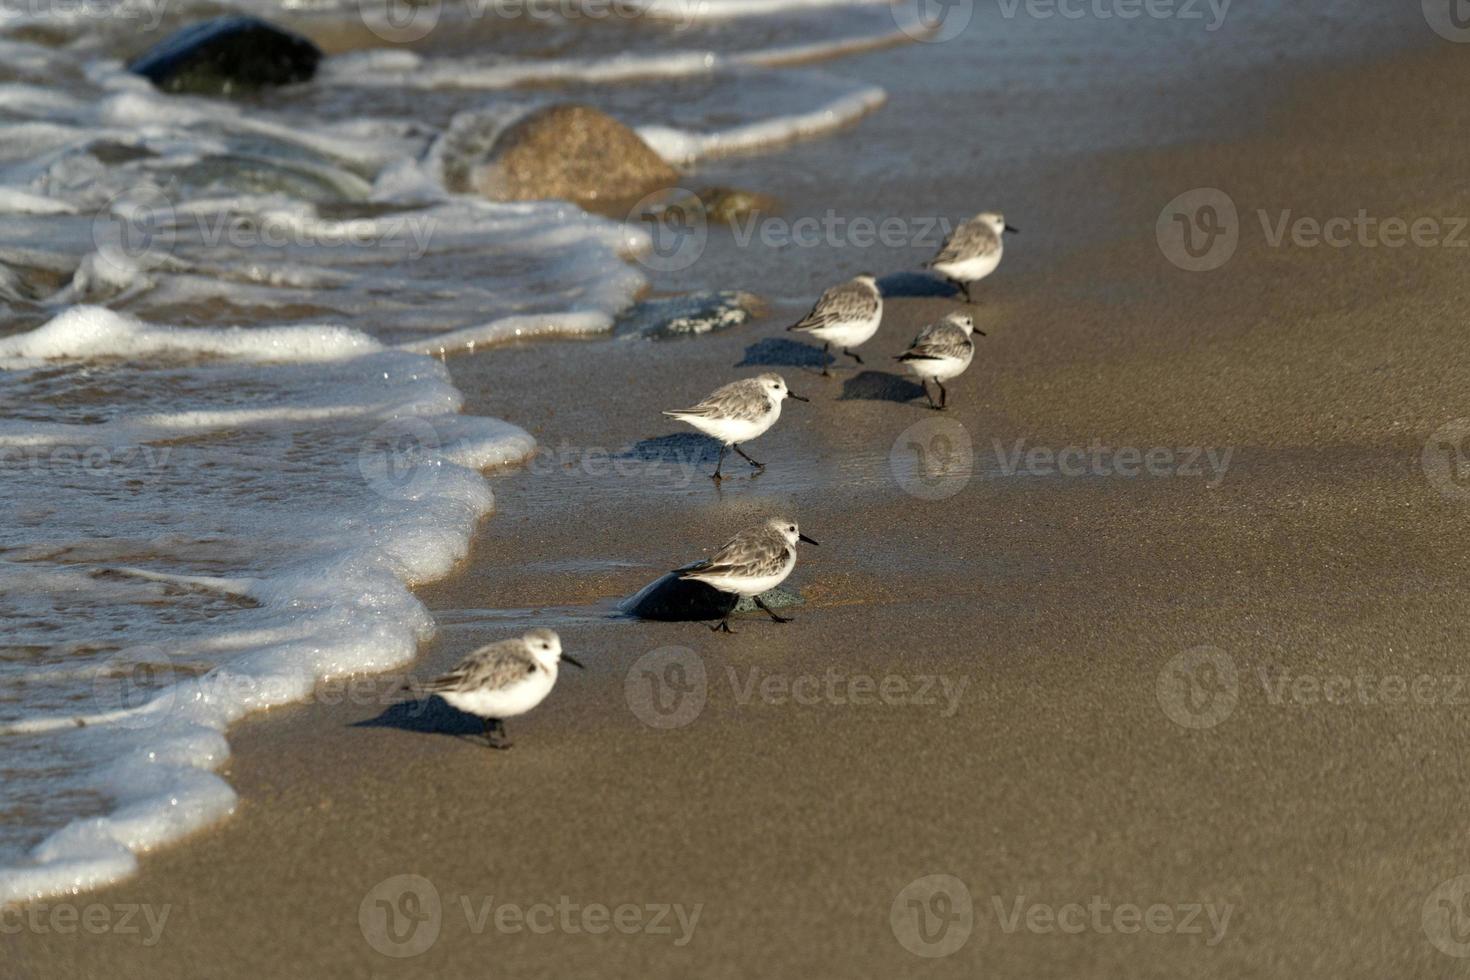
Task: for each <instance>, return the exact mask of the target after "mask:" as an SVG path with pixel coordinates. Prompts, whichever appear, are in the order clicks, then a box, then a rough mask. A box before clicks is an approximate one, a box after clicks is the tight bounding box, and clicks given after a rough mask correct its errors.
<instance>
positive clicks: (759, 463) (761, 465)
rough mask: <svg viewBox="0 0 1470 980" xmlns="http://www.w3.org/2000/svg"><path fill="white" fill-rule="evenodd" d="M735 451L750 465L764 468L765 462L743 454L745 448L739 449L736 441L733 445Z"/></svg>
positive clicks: (760, 468) (759, 468)
mask: <svg viewBox="0 0 1470 980" xmlns="http://www.w3.org/2000/svg"><path fill="white" fill-rule="evenodd" d="M735 451H736V452H737V453H739V454H740V457H741V458H742V459H744V460H745V461H746V462H747V463H749V464H750V465H751V466H754V467H755V468H756V469H758V470H763V469H765V468H766V464H765V463H761V462H758V461H756V460H753V459H751V458H750V457H749V456H747V455H746V454H745V450H743V449H741V448H740V445H739V444H738V443H737V444H736V445H735Z"/></svg>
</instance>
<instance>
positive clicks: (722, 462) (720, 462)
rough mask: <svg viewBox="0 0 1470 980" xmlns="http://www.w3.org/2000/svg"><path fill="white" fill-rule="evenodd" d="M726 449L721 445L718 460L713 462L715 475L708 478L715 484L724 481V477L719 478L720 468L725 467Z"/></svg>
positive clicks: (726, 447)
mask: <svg viewBox="0 0 1470 980" xmlns="http://www.w3.org/2000/svg"><path fill="white" fill-rule="evenodd" d="M728 448H729V447H728V446H725V445H724V444H723V443H722V444H721V445H720V458H719V459H717V460H715V475H714V476H712V477H710V479H712V480H714V481H715V482H716V483H718V482H720V481H721V480H723V479H724V477H722V476H720V467H721V466H724V465H725V450H726V449H728Z"/></svg>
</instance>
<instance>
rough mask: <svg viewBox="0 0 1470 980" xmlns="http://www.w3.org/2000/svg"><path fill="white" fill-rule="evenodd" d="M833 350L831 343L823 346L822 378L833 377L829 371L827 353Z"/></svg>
mask: <svg viewBox="0 0 1470 980" xmlns="http://www.w3.org/2000/svg"><path fill="white" fill-rule="evenodd" d="M831 349H832V344H831V342H828V343H825V344H823V345H822V377H824V378H830V377H832V372H831V371H829V370H827V351H829V350H831Z"/></svg>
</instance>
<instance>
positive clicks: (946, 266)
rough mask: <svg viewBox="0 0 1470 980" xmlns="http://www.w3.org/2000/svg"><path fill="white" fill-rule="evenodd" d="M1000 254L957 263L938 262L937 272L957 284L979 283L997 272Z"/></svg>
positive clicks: (936, 265) (993, 253) (996, 253)
mask: <svg viewBox="0 0 1470 980" xmlns="http://www.w3.org/2000/svg"><path fill="white" fill-rule="evenodd" d="M1000 255H1001V253H999V252H992V253H991V254H989V255H981V256H978V257H976V258H973V259H960V260H959V261H957V262H937V263H935V265H934V268H935V270H937V271H938V272H940V273H941V274H943V275H944V276H945V277H946V278H949V279H953V280H954V281H955V282H978V281H980V280H981V279H984V278H985V277H986V276H988V275H990V274H991V273H992V272H994V271H995V268H996V266H998V265H1000Z"/></svg>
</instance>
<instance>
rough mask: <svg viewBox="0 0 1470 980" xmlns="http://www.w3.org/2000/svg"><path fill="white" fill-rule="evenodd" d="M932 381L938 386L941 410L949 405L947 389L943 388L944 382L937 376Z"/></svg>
mask: <svg viewBox="0 0 1470 980" xmlns="http://www.w3.org/2000/svg"><path fill="white" fill-rule="evenodd" d="M934 383H935V384H937V385H938V386H939V410H940V411H941V412H942V411H944V409H945V407H946V406H948V405H949V389H947V388H945V387H944V382H943V381H940V380H939V379H938V378H935V379H934Z"/></svg>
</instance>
